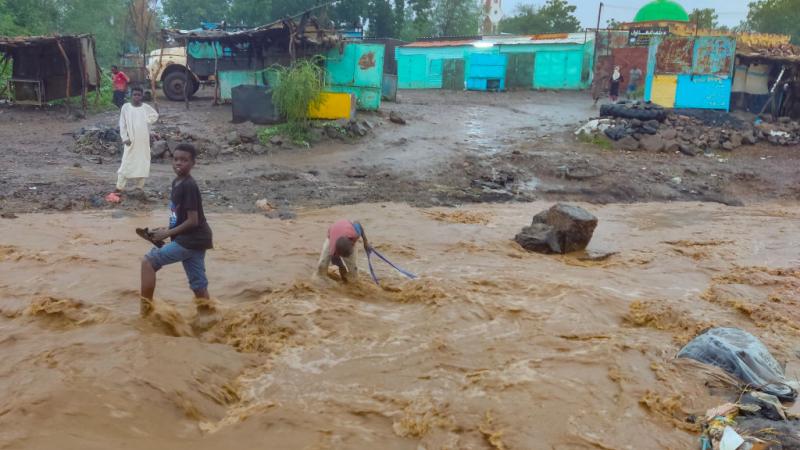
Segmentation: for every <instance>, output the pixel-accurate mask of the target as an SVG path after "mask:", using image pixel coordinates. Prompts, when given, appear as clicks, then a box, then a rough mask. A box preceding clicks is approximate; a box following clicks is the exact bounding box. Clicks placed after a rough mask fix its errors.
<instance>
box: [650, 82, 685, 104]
mask: <svg viewBox="0 0 800 450" xmlns="http://www.w3.org/2000/svg"><path fill="white" fill-rule="evenodd" d="M677 92H678V76H677V75H656V76H654V77H653V90H652V92H651V94H650V101H652V102H653V103H655V104H656V105H660V106H663V107H665V108H674V107H675V94H676V93H677Z"/></svg>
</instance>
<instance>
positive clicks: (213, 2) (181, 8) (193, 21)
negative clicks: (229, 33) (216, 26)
mask: <svg viewBox="0 0 800 450" xmlns="http://www.w3.org/2000/svg"><path fill="white" fill-rule="evenodd" d="M229 6H230V5H229V4H228V2H227V1H223V0H163V4H162V8H163V11H164V15H165V16H166V17H167V19H168V21H169V24H170V25H171V26H173V27H177V28H182V29H189V30H191V29H194V28H198V27H199V26H200V24H201V23H202V22H221V21H223V20H225V16H226V15H227V14H228V9H229Z"/></svg>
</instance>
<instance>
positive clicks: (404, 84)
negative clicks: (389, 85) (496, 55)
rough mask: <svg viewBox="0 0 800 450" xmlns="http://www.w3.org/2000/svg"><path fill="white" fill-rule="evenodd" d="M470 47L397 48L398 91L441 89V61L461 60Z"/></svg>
mask: <svg viewBox="0 0 800 450" xmlns="http://www.w3.org/2000/svg"><path fill="white" fill-rule="evenodd" d="M470 48H472V47H466V46H461V47H430V48H429V47H397V48H396V49H395V57H396V59H397V87H398V89H441V87H442V64H443V63H442V61H443V60H445V59H463V58H464V57H465V56H466V55H467V52H468V50H469V49H470Z"/></svg>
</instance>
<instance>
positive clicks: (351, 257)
mask: <svg viewBox="0 0 800 450" xmlns="http://www.w3.org/2000/svg"><path fill="white" fill-rule="evenodd" d="M359 239H362V240H363V241H364V251H368V249H369V241H367V235H366V233H364V227H363V226H361V224H360V223H358V222H351V221H349V220H346V219H342V220H339V221H337V222H335V223H334V224H333V225H331V226H330V228H328V236H327V238H326V239H325V243H324V244H323V245H322V254H320V256H319V263H318V264H317V274H318V275H319V276H321V277H324V276H326V275H327V272H328V266H330V265H331V263H333V264H335V265H336V266H337V267H339V274H340V276H341V278H342V282H344V283H347V282H348V281H354V280H355V279H356V277H357V276H358V266H357V265H356V248H355V244H356V242H358V240H359Z"/></svg>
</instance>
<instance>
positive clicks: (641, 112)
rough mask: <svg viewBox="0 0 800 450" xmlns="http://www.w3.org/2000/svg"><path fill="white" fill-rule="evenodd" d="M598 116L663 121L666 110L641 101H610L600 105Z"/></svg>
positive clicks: (665, 116)
mask: <svg viewBox="0 0 800 450" xmlns="http://www.w3.org/2000/svg"><path fill="white" fill-rule="evenodd" d="M600 116H602V117H621V118H623V119H638V120H641V121H643V122H644V121H648V120H657V121H659V122H663V121H664V120H666V118H667V111H666V110H664V109H663V108H661V107H659V106H656V105H648V104H642V103H636V104H618V103H610V104H605V105H602V106H600Z"/></svg>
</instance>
